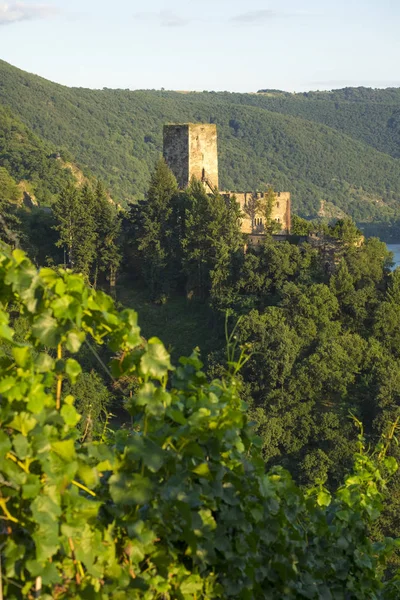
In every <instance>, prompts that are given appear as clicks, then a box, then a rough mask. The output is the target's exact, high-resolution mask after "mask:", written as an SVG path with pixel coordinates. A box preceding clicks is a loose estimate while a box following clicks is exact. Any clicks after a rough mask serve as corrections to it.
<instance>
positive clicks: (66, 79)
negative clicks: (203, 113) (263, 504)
mask: <svg viewBox="0 0 400 600" xmlns="http://www.w3.org/2000/svg"><path fill="white" fill-rule="evenodd" d="M399 30H400V1H399V0H332V1H326V0H319V1H318V0H301V1H300V0H279V1H278V0H202V1H201V2H197V1H194V0H186V1H184V0H143V1H142V2H139V1H137V0H131V1H129V0H113V1H111V0H68V1H66V0H64V1H63V0H53V1H51V0H48V1H47V2H46V0H43V2H42V1H41V0H39V2H36V0H24V1H19V2H14V1H13V0H7V1H6V2H3V1H2V0H0V58H2V59H3V60H6V61H8V62H10V63H12V64H13V65H15V66H18V67H20V68H21V69H25V70H27V71H30V72H32V73H36V74H38V75H42V76H43V77H45V78H47V79H50V80H52V81H57V82H59V83H63V84H65V85H70V86H72V85H73V86H82V87H92V88H102V87H110V88H117V87H118V88H130V89H138V88H139V89H140V88H161V87H164V88H166V89H177V90H205V89H207V90H230V91H241V92H244V91H257V90H258V89H260V88H279V89H284V90H289V91H304V90H309V89H332V88H337V87H345V86H348V85H365V86H370V87H388V86H399V87H400V35H399Z"/></svg>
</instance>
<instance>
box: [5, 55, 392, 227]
mask: <svg viewBox="0 0 400 600" xmlns="http://www.w3.org/2000/svg"><path fill="white" fill-rule="evenodd" d="M251 98H254V99H255V100H256V101H254V102H253V101H252V103H253V104H257V105H256V106H250V105H249V102H250V99H251ZM263 98H264V99H268V98H269V96H255V95H253V96H252V95H248V94H247V95H237V94H232V95H231V94H210V93H209V94H207V93H206V94H178V93H172V92H156V91H153V92H152V91H147V92H146V91H138V92H129V91H124V90H102V91H93V90H86V89H73V88H66V87H64V86H60V85H58V84H53V83H51V82H48V81H46V80H45V79H42V78H40V77H37V76H34V75H29V74H27V73H25V72H23V71H20V70H18V69H15V68H14V67H12V66H10V65H8V64H7V63H4V62H1V61H0V103H2V104H4V105H7V106H9V107H10V108H11V109H12V110H13V111H14V112H15V113H16V114H17V115H18V116H19V118H20V119H21V120H22V121H24V123H26V124H27V125H29V127H31V128H32V129H33V131H34V132H35V133H36V134H38V135H39V136H40V137H41V138H43V139H44V140H49V141H51V143H52V144H53V145H54V146H55V147H57V148H58V149H60V148H62V147H67V148H68V150H70V151H71V152H72V153H73V155H74V156H75V158H76V160H77V161H78V163H79V164H80V166H82V167H83V168H84V170H85V169H86V173H87V172H88V171H90V170H91V171H92V172H93V173H94V174H95V175H97V176H100V177H102V178H103V179H104V180H105V181H106V182H107V183H108V185H109V186H110V188H111V191H112V194H113V195H114V196H115V198H116V199H117V200H122V201H129V200H131V199H132V198H134V197H141V196H142V195H143V194H144V192H145V190H146V188H147V185H148V181H149V175H150V172H151V169H152V167H153V164H154V161H155V159H156V157H157V156H158V155H159V153H160V151H161V145H162V125H163V123H164V122H168V121H170V122H171V121H172V122H173V121H205V122H209V121H210V120H211V121H214V122H216V123H217V124H218V131H219V150H220V168H221V186H222V187H224V188H226V189H236V190H243V189H255V188H260V187H265V186H266V185H268V184H272V185H273V186H274V187H275V188H277V189H281V190H289V191H291V192H292V193H293V203H294V209H295V210H297V211H298V212H300V213H302V214H304V215H315V214H316V212H317V211H318V209H319V206H320V200H326V201H331V202H333V203H335V204H336V205H338V206H339V207H340V208H341V209H343V210H345V211H346V212H348V213H349V214H352V215H353V216H354V217H355V218H356V219H358V220H359V221H363V220H370V219H378V218H379V217H380V216H381V215H382V214H384V215H386V216H387V217H392V216H393V215H394V212H395V210H397V207H398V206H400V162H399V161H398V160H395V159H394V158H392V157H390V156H389V155H388V154H384V153H383V152H378V151H376V150H375V149H374V148H372V147H371V146H369V145H368V144H366V143H363V142H360V141H356V140H354V139H353V138H352V137H350V136H348V135H344V134H343V133H340V132H337V131H336V130H334V129H332V128H329V127H326V126H325V125H323V124H320V123H315V122H313V121H310V120H306V119H304V118H299V117H298V116H290V115H289V116H287V115H283V114H279V113H278V112H276V109H277V106H274V107H272V105H271V106H270V108H273V110H267V109H266V106H264V104H265V102H266V101H267V100H263ZM285 98H286V97H285ZM260 99H261V100H260ZM239 100H240V101H239ZM310 102H311V101H310ZM315 102H320V103H323V102H322V101H320V100H315ZM328 102H331V101H330V100H329V101H328ZM263 103H264V104H263ZM302 105H305V106H308V105H307V102H306V101H304V102H303V103H302ZM281 110H282V111H283V110H286V109H285V107H283V108H281ZM274 111H275V112H274ZM311 113H313V110H311ZM311 113H310V114H311ZM310 114H306V112H304V110H303V113H302V116H308V117H309V118H311V117H310ZM343 127H344V128H345V126H344V125H343ZM383 145H384V144H383ZM382 199H383V200H384V204H382V203H379V204H378V203H377V200H378V201H379V200H382Z"/></svg>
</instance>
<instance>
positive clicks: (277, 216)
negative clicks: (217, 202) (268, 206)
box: [222, 192, 291, 235]
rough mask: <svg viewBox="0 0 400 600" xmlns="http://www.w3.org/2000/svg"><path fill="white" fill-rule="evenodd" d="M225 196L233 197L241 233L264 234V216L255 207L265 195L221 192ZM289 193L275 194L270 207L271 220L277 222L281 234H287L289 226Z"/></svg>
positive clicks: (260, 193)
mask: <svg viewBox="0 0 400 600" xmlns="http://www.w3.org/2000/svg"><path fill="white" fill-rule="evenodd" d="M222 194H223V195H225V196H233V195H234V196H235V198H236V201H237V202H238V204H239V206H240V209H241V212H242V233H248V234H251V235H260V234H263V233H265V225H266V223H265V215H263V214H262V211H257V210H256V209H255V206H256V205H257V203H258V204H260V203H262V202H263V200H264V197H265V196H266V194H265V193H262V192H259V193H253V192H222ZM290 208H291V207H290V192H276V193H275V202H274V205H273V206H272V212H271V219H272V220H273V221H278V222H279V223H280V225H281V231H282V233H289V232H290V226H291V214H290Z"/></svg>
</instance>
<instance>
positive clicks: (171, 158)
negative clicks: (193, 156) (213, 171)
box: [163, 124, 190, 189]
mask: <svg viewBox="0 0 400 600" xmlns="http://www.w3.org/2000/svg"><path fill="white" fill-rule="evenodd" d="M163 153H164V158H165V161H166V163H167V165H168V166H169V168H170V169H171V171H172V172H173V174H174V175H175V177H176V180H177V182H178V185H179V187H180V188H181V189H184V188H185V187H187V185H188V183H189V179H190V176H189V126H188V125H187V124H180V125H164V144H163Z"/></svg>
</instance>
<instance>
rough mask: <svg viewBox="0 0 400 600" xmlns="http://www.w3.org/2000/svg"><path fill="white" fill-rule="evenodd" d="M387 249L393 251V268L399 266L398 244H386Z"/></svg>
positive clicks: (399, 250) (399, 245) (399, 247)
mask: <svg viewBox="0 0 400 600" xmlns="http://www.w3.org/2000/svg"><path fill="white" fill-rule="evenodd" d="M386 245H387V249H388V250H390V252H393V262H394V266H393V269H395V268H396V267H400V244H386Z"/></svg>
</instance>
